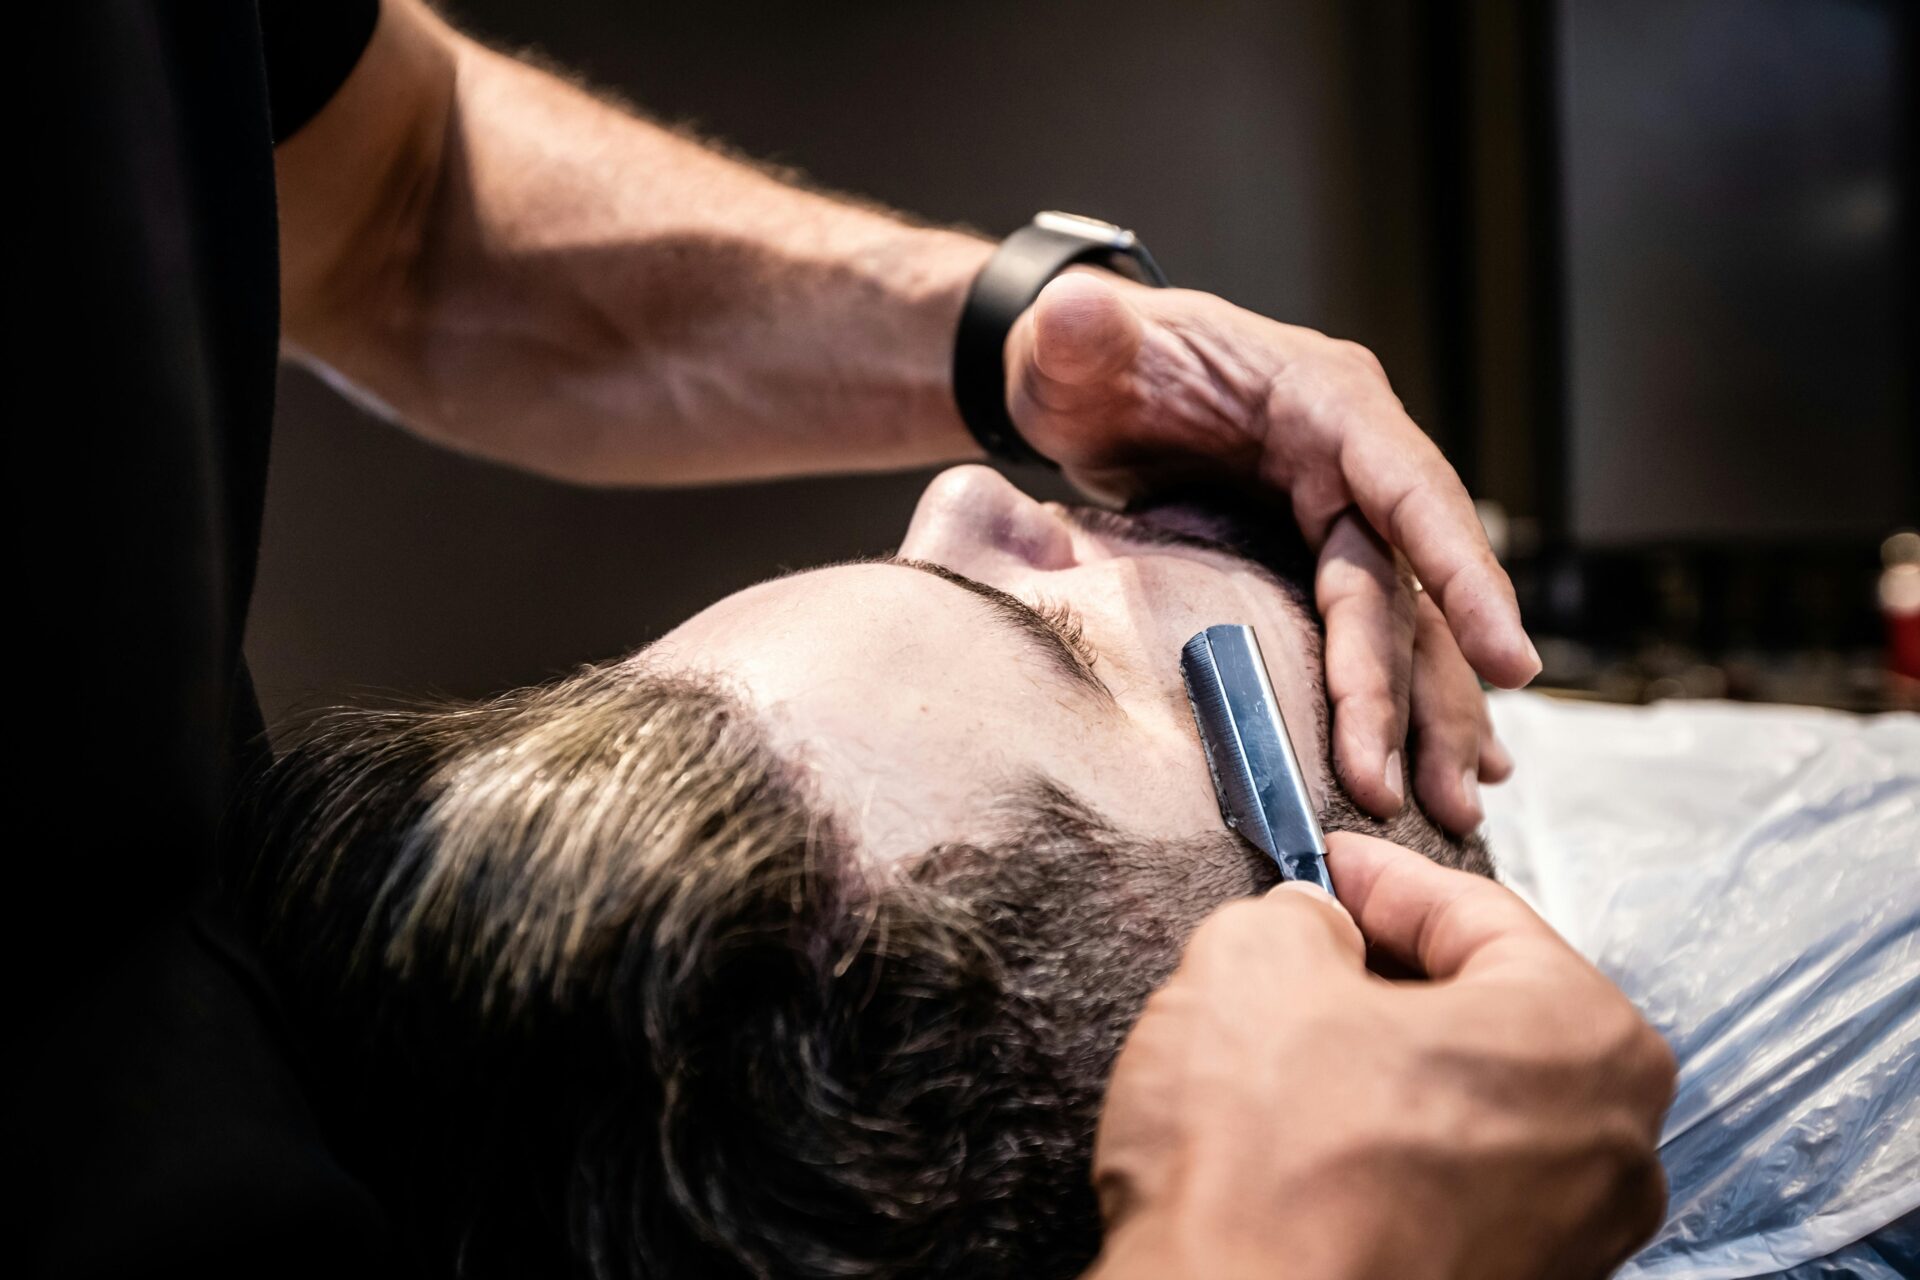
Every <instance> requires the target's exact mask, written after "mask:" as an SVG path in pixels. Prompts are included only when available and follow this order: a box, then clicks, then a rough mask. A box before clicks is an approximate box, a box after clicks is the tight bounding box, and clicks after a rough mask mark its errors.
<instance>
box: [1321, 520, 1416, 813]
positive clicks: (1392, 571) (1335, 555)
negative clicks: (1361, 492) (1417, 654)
mask: <svg viewBox="0 0 1920 1280" xmlns="http://www.w3.org/2000/svg"><path fill="white" fill-rule="evenodd" d="M1313 590H1314V598H1315V603H1316V604H1318V605H1319V608H1320V616H1321V617H1322V618H1323V619H1325V621H1326V627H1327V647H1326V676H1327V699H1328V701H1329V703H1331V705H1332V711H1333V730H1332V731H1333V761H1334V767H1335V768H1336V769H1338V770H1339V773H1340V779H1341V781H1342V782H1344V783H1345V784H1346V789H1347V793H1348V794H1349V795H1351V796H1352V797H1353V798H1354V801H1355V802H1356V803H1358V804H1359V806H1360V807H1361V808H1362V809H1365V810H1367V811H1368V812H1369V813H1372V814H1375V815H1377V816H1379V817H1382V818H1390V817H1392V816H1393V815H1394V814H1396V813H1398V812H1400V809H1401V807H1402V806H1403V805H1404V804H1405V803H1406V782H1405V763H1404V760H1405V755H1404V753H1405V749H1406V740H1407V699H1408V690H1409V688H1410V686H1411V685H1412V683H1413V660H1414V659H1413V643H1414V641H1413V637H1414V608H1413V604H1414V601H1413V592H1412V590H1411V589H1410V586H1409V584H1408V582H1407V580H1406V578H1405V576H1404V575H1403V574H1402V573H1401V572H1400V570H1399V566H1398V564H1397V563H1396V561H1395V559H1394V555H1393V552H1392V551H1391V550H1390V549H1389V548H1388V547H1387V545H1386V543H1384V542H1382V541H1381V539H1380V535H1378V534H1377V533H1375V532H1374V531H1373V529H1372V528H1371V527H1370V526H1369V525H1368V524H1367V522H1366V520H1365V519H1363V518H1362V517H1361V516H1360V513H1359V512H1357V511H1351V510H1350V511H1348V512H1347V513H1346V514H1345V515H1343V516H1341V517H1340V518H1339V519H1338V520H1336V521H1334V523H1333V526H1332V528H1331V529H1330V530H1329V531H1328V534H1327V541H1326V544H1325V545H1324V546H1322V547H1321V549H1320V564H1319V568H1318V570H1317V571H1316V573H1315V575H1314V581H1313Z"/></svg>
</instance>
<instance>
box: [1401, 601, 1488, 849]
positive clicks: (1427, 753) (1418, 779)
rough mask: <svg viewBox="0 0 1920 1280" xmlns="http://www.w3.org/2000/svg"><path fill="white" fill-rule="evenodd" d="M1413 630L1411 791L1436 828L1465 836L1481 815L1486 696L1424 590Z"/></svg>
mask: <svg viewBox="0 0 1920 1280" xmlns="http://www.w3.org/2000/svg"><path fill="white" fill-rule="evenodd" d="M1414 628H1415V639H1414V643H1413V709H1412V721H1413V763H1414V774H1413V778H1414V789H1415V790H1416V792H1417V793H1418V794H1419V796H1420V803H1421V805H1423V806H1424V807H1425V808H1426V811H1427V812H1428V813H1429V814H1431V815H1432V816H1433V818H1434V819H1435V820H1436V821H1437V822H1439V824H1440V825H1441V826H1443V827H1445V828H1446V829H1447V830H1449V831H1453V832H1456V833H1459V834H1463V835H1464V834H1465V833H1466V832H1469V831H1472V830H1473V829H1474V828H1475V827H1477V826H1479V825H1480V822H1481V819H1482V818H1484V817H1485V816H1486V814H1485V811H1484V810H1483V809H1482V808H1481V806H1480V778H1481V776H1482V764H1483V747H1484V743H1485V741H1488V740H1491V738H1492V724H1491V722H1490V721H1489V719H1488V717H1487V698H1486V694H1485V692H1483V691H1482V690H1481V688H1480V681H1479V679H1478V678H1477V677H1476V676H1475V675H1474V674H1473V669H1472V668H1471V667H1469V666H1468V665H1467V660H1466V659H1465V658H1463V657H1461V656H1460V650H1459V648H1458V646H1456V645H1455V644H1454V639H1453V635H1452V633H1450V632H1449V631H1448V630H1447V624H1446V620H1445V619H1444V618H1442V617H1441V616H1440V611H1439V609H1437V608H1436V607H1435V606H1434V604H1433V602H1432V601H1431V600H1430V599H1428V598H1427V596H1426V594H1425V593H1422V594H1421V596H1420V598H1419V599H1418V600H1417V601H1416V603H1415V606H1414ZM1504 755H1505V753H1504V749H1502V750H1501V753H1500V758H1498V759H1496V761H1495V763H1496V765H1497V764H1500V763H1505V764H1506V765H1507V767H1508V768H1511V762H1510V761H1506V760H1505V759H1504ZM1501 776H1505V775H1504V774H1502V775H1501Z"/></svg>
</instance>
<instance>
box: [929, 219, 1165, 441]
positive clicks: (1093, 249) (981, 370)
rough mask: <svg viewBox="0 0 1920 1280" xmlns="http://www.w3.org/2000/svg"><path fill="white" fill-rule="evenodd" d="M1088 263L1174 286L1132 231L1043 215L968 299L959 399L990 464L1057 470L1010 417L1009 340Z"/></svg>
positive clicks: (1003, 246) (956, 365)
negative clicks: (1037, 305)
mask: <svg viewBox="0 0 1920 1280" xmlns="http://www.w3.org/2000/svg"><path fill="white" fill-rule="evenodd" d="M1082 262H1084V263H1089V264H1091V265H1094V266H1099V267H1104V268H1106V269H1107V270H1110V271H1113V272H1116V273H1117V274H1120V275H1123V276H1126V277H1127V278H1128V279H1131V280H1135V281H1138V282H1139V283H1141V284H1148V285H1153V286H1155V287H1156V288H1157V287H1162V286H1164V285H1165V284H1166V283H1167V278H1166V276H1165V275H1164V274H1162V273H1161V271H1160V267H1159V264H1157V263H1156V262H1154V260H1153V255H1151V254H1149V253H1148V252H1147V250H1146V246H1145V245H1142V244H1141V243H1140V241H1139V239H1138V238H1137V237H1135V236H1134V234H1133V233H1132V232H1131V231H1123V230H1122V229H1120V228H1119V227H1115V226H1112V225H1111V224H1109V223H1104V222H1096V221H1095V220H1093V219H1091V218H1082V217H1079V216H1077V215H1074V214H1059V213H1043V214H1041V215H1039V216H1038V217H1036V218H1035V219H1034V220H1033V221H1032V222H1030V223H1028V224H1027V225H1026V226H1024V227H1022V228H1020V229H1019V230H1018V231H1016V232H1014V233H1013V234H1012V235H1010V236H1008V237H1007V238H1006V239H1005V240H1003V241H1001V242H1000V247H999V248H998V249H997V250H995V251H994V254H993V256H992V257H991V258H989V259H987V264H986V265H985V266H984V267H982V268H981V269H980V274H979V275H977V276H975V277H974V279H973V287H972V288H971V289H969V290H968V291H967V301H966V305H965V306H964V307H963V308H962V309H961V312H960V328H959V330H958V332H957V333H956V334H955V335H954V343H953V398H954V401H955V403H956V404H958V405H959V407H960V417H961V420H962V421H964V422H965V423H966V424H967V430H968V431H970V432H972V433H973V438H974V439H975V440H977V441H979V443H980V447H981V448H983V449H985V450H986V451H987V454H988V456H989V457H993V458H998V459H1000V460H1001V461H1005V462H1028V463H1039V464H1040V465H1042V466H1054V465H1055V464H1054V463H1053V462H1052V461H1051V460H1049V459H1048V458H1046V457H1044V456H1043V455H1042V454H1041V453H1040V452H1039V451H1038V450H1036V449H1035V448H1034V447H1033V446H1032V445H1030V444H1028V443H1027V440H1026V437H1024V436H1022V435H1021V434H1020V429H1019V428H1018V427H1016V426H1015V425H1014V422H1013V415H1012V414H1011V413H1009V412H1008V410H1007V364H1006V346H1007V334H1008V332H1009V331H1011V330H1012V328H1013V324H1014V321H1016V320H1018V319H1019V318H1020V315H1021V313H1022V312H1024V311H1025V310H1026V309H1027V308H1028V307H1029V306H1031V305H1033V300H1034V299H1035V298H1037V297H1039V296H1040V290H1042V289H1043V288H1045V287H1046V285H1047V282H1048V281H1049V280H1052V279H1053V278H1054V277H1055V276H1057V275H1059V274H1060V273H1061V272H1062V271H1064V270H1066V269H1067V268H1068V267H1070V266H1073V265H1074V264H1076V263H1082Z"/></svg>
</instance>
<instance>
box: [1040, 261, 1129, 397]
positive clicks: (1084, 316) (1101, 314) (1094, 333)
mask: <svg viewBox="0 0 1920 1280" xmlns="http://www.w3.org/2000/svg"><path fill="white" fill-rule="evenodd" d="M1143 336H1144V331H1143V329H1142V328H1141V321H1140V316H1139V313H1138V312H1136V311H1135V310H1134V309H1133V306H1132V304H1131V303H1129V302H1128V301H1127V299H1126V298H1125V297H1123V296H1121V292H1120V289H1119V287H1118V286H1117V285H1116V284H1114V283H1111V282H1109V281H1106V280H1102V279H1100V277H1099V276H1098V275H1095V274H1093V273H1075V272H1068V273H1067V274H1065V275H1060V276H1056V277H1054V278H1053V279H1052V280H1051V281H1049V282H1048V283H1047V287H1046V288H1044V289H1042V290H1041V291H1040V296H1039V297H1038V298H1036V299H1034V303H1033V363H1034V366H1035V368H1037V369H1038V370H1039V372H1040V373H1041V374H1042V375H1043V376H1045V377H1047V378H1049V379H1052V380H1053V381H1055V382H1064V383H1067V384H1069V385H1071V386H1088V385H1090V384H1093V383H1097V382H1099V381H1101V380H1102V379H1105V378H1113V377H1117V376H1118V375H1119V374H1120V373H1122V372H1123V371H1125V370H1126V368H1127V367H1128V366H1129V365H1131V364H1132V363H1133V362H1134V359H1135V358H1136V357H1137V356H1138V355H1139V354H1140V343H1141V341H1142V340H1143Z"/></svg>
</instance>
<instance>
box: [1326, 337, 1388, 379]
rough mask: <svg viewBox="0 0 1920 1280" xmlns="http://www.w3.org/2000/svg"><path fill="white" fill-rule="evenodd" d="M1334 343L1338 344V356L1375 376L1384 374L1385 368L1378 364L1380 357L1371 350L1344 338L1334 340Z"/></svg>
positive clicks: (1362, 344)
mask: <svg viewBox="0 0 1920 1280" xmlns="http://www.w3.org/2000/svg"><path fill="white" fill-rule="evenodd" d="M1336 341H1337V342H1338V343H1339V351H1340V354H1341V355H1343V356H1345V357H1346V358H1347V359H1348V360H1351V361H1352V362H1353V363H1355V364H1357V365H1359V366H1360V367H1361V368H1362V369H1364V370H1366V371H1367V372H1368V373H1370V374H1373V375H1375V376H1384V375H1385V374H1386V366H1385V365H1383V364H1381V363H1380V357H1379V356H1377V355H1375V354H1374V353H1373V348H1371V347H1369V346H1366V345H1365V344H1364V343H1359V342H1353V341H1350V340H1348V339H1345V338H1340V339H1336Z"/></svg>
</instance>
